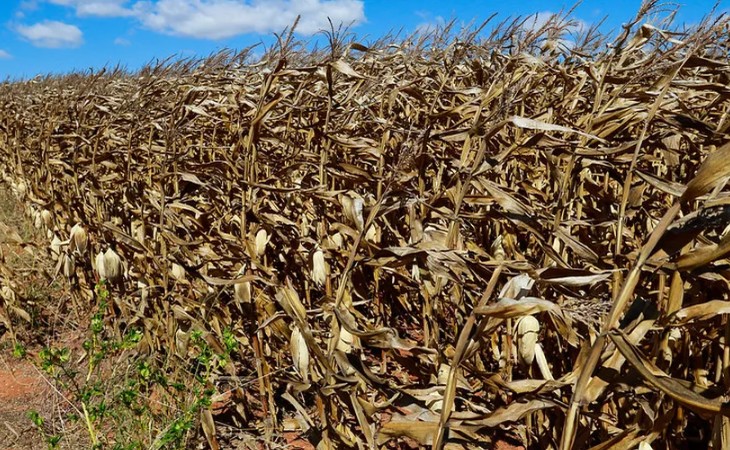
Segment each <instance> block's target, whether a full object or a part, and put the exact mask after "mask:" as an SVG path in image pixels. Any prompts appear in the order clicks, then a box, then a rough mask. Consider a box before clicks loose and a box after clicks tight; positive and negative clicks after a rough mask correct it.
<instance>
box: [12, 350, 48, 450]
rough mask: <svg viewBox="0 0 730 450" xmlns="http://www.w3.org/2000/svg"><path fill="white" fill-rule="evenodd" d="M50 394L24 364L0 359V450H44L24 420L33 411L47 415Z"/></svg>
mask: <svg viewBox="0 0 730 450" xmlns="http://www.w3.org/2000/svg"><path fill="white" fill-rule="evenodd" d="M52 396H53V395H52V391H51V388H50V386H49V385H48V383H46V381H45V380H44V379H43V377H42V376H41V374H40V373H39V372H38V370H37V369H36V368H35V367H34V366H33V365H32V364H30V363H29V362H27V361H19V360H16V359H14V358H13V357H12V356H11V357H9V358H8V356H6V355H3V358H2V360H0V449H3V450H11V449H12V450H20V449H23V450H25V449H40V448H44V447H45V446H46V444H45V442H44V441H43V438H42V436H41V435H40V433H39V432H38V431H37V430H36V428H35V426H34V425H33V423H32V422H31V421H30V419H29V418H28V416H27V413H28V411H31V410H35V411H38V412H39V413H41V414H42V415H46V414H48V413H50V411H49V410H50V409H51V408H52V405H51V403H52Z"/></svg>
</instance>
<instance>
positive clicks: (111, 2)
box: [48, 0, 133, 17]
mask: <svg viewBox="0 0 730 450" xmlns="http://www.w3.org/2000/svg"><path fill="white" fill-rule="evenodd" d="M48 1H49V2H50V3H53V4H54V5H60V6H68V7H72V8H75V9H76V15H78V16H81V17H84V16H96V17H125V16H131V15H132V14H133V12H132V10H131V9H129V8H127V7H126V5H127V3H129V0H48Z"/></svg>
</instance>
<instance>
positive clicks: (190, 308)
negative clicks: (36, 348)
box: [0, 2, 730, 450]
mask: <svg viewBox="0 0 730 450" xmlns="http://www.w3.org/2000/svg"><path fill="white" fill-rule="evenodd" d="M654 6H655V5H653V4H652V2H649V3H648V4H645V5H644V7H643V8H642V9H641V11H639V13H638V14H637V16H636V18H635V20H634V21H632V22H631V23H629V24H627V25H626V26H625V27H624V29H623V30H622V32H621V33H620V34H619V35H618V36H617V37H616V38H615V40H610V41H609V40H608V39H607V37H605V36H602V35H600V34H598V33H597V32H596V30H586V32H584V33H583V34H582V35H581V36H578V37H577V38H576V40H575V42H572V43H570V44H567V43H566V42H565V41H564V40H563V39H562V38H561V37H560V36H562V35H563V30H564V29H566V27H567V26H568V25H569V23H570V22H569V20H568V19H567V18H565V17H556V18H554V19H553V20H552V21H550V22H549V23H548V24H546V25H545V26H544V27H542V28H541V29H539V30H529V29H526V28H525V27H524V26H523V25H524V22H523V21H521V20H514V21H507V22H504V23H502V24H500V25H493V24H492V23H491V22H489V23H488V24H484V25H483V26H482V27H480V28H477V29H467V30H465V31H462V32H457V31H455V30H454V29H453V26H449V27H447V28H446V29H443V30H440V31H439V32H436V33H431V34H422V35H413V36H406V37H402V38H398V37H395V36H388V37H385V38H383V39H381V40H378V41H375V42H372V43H368V44H364V43H361V42H359V41H358V40H357V38H356V37H355V36H353V35H351V34H349V33H348V32H346V31H342V30H334V29H333V30H331V31H330V32H328V33H327V36H328V38H329V46H328V47H327V48H325V49H314V50H311V49H307V47H306V45H305V43H301V42H298V41H296V40H294V39H293V37H292V33H291V32H288V33H284V34H282V35H281V36H280V37H279V41H278V44H277V45H275V46H272V48H270V49H268V50H267V51H266V52H265V54H263V56H261V57H260V58H256V59H254V58H253V57H252V56H251V55H252V53H251V52H252V50H251V49H248V50H244V51H241V52H222V53H219V54H215V55H212V56H210V57H208V58H206V59H203V60H183V61H165V62H160V63H155V64H150V65H148V66H147V67H145V68H143V69H141V70H139V71H136V72H129V71H126V70H124V69H122V68H108V69H105V70H102V71H98V72H88V73H73V74H68V75H63V76H58V75H57V76H47V77H38V78H35V79H32V80H25V81H12V82H11V81H8V82H5V83H3V84H2V85H0V170H1V171H2V176H3V178H4V180H5V183H7V184H8V185H9V186H11V187H12V189H13V191H14V192H15V193H16V195H17V197H18V199H19V200H20V201H22V202H23V204H24V205H25V208H26V211H27V214H28V215H29V216H30V217H31V218H33V219H34V220H35V222H36V224H37V225H38V227H39V228H41V229H43V230H45V232H46V233H47V236H48V242H49V246H48V249H47V251H48V253H49V255H50V256H51V257H53V258H54V261H57V266H56V270H55V274H50V275H55V276H58V277H62V278H64V279H65V280H67V283H68V286H69V289H71V291H72V293H73V305H74V307H75V308H88V307H89V305H91V304H92V303H93V302H94V295H95V294H94V286H95V284H96V282H97V280H99V279H106V280H107V281H108V283H109V286H110V289H111V290H112V293H113V294H114V295H113V296H112V298H113V299H114V301H113V304H111V305H110V306H109V310H108V313H107V316H106V320H108V321H109V322H110V323H112V324H113V326H114V327H116V328H117V329H118V330H120V332H123V331H124V330H125V329H127V328H130V327H137V328H139V329H141V330H142V331H143V337H142V340H141V342H140V343H139V344H138V348H137V352H138V353H139V354H140V355H145V357H146V358H148V359H149V360H150V361H162V360H168V361H173V363H174V361H176V360H179V361H182V360H183V359H184V357H185V355H187V352H188V351H190V349H189V348H188V341H189V337H190V335H191V333H193V332H198V333H202V335H203V336H204V339H205V340H206V341H207V342H208V343H209V344H210V345H211V347H212V348H214V349H222V348H223V347H224V344H223V340H224V331H225V330H229V332H230V333H232V336H233V337H234V338H235V340H236V342H237V344H238V347H237V348H238V350H237V352H236V353H235V354H234V355H233V360H232V361H231V363H230V364H227V365H224V366H222V368H221V369H220V370H219V371H217V372H215V373H211V374H209V378H208V379H207V380H206V382H207V383H208V384H209V385H210V386H211V387H212V389H214V391H215V393H216V394H217V395H218V396H219V397H220V398H224V397H223V394H226V396H225V398H226V399H227V400H226V401H227V402H228V405H227V411H228V412H227V413H226V414H225V415H218V414H217V413H216V411H214V410H212V409H208V410H206V411H203V412H202V413H201V416H200V418H199V421H200V423H201V427H200V428H201V433H203V434H204V436H205V439H206V441H207V445H209V446H210V447H211V448H220V446H221V445H224V443H222V442H223V441H222V440H221V439H222V438H221V430H222V429H234V430H239V431H237V432H238V433H248V434H250V435H252V436H254V437H257V436H258V437H262V438H261V440H259V441H258V442H259V444H258V445H262V444H261V443H264V442H269V443H275V442H279V445H280V444H281V441H280V440H279V441H277V439H279V438H278V436H280V434H281V433H282V432H283V431H285V430H286V431H295V432H297V433H298V434H299V435H300V438H301V439H303V440H305V441H307V442H309V443H311V445H312V446H314V447H316V448H401V447H405V446H411V447H431V448H437V449H438V448H470V449H471V448H489V447H490V446H491V445H494V444H495V443H496V442H497V441H498V440H507V441H509V442H513V443H515V444H520V445H524V446H526V447H528V448H554V449H562V450H567V449H570V448H593V449H604V448H619V449H620V448H625V449H633V448H637V447H638V446H640V445H641V446H642V448H654V449H660V448H681V447H683V446H688V445H707V446H712V448H717V449H719V448H729V447H730V412H729V410H728V407H727V404H726V402H727V400H728V397H727V391H728V388H729V387H730V347H728V345H727V341H728V339H730V321H729V320H728V316H727V314H728V313H730V298H729V295H728V285H729V284H728V283H730V272H729V271H728V267H730V266H729V264H730V261H728V259H727V258H726V257H727V255H728V253H730V226H729V225H730V220H729V218H730V195H729V193H728V190H727V189H726V188H725V185H726V183H727V181H728V179H729V178H730V165H728V160H729V159H730V117H729V113H730V101H729V99H730V88H728V83H729V82H730V62H729V60H728V51H730V26H729V25H730V24H729V23H728V21H727V20H725V19H724V18H710V19H706V20H705V21H704V22H703V23H701V24H699V25H698V26H696V27H695V28H692V29H691V30H689V31H681V30H679V31H678V30H676V29H671V28H670V27H668V26H667V27H663V26H659V25H656V24H655V25H651V24H649V23H648V22H646V21H645V19H646V18H647V17H648V16H650V15H651V13H652V11H653V9H652V8H653V7H654ZM488 29H493V30H494V31H493V32H492V33H491V34H489V33H487V32H486V31H485V30H488ZM39 251H40V250H39ZM44 251H45V250H44ZM21 284H22V280H21V279H17V278H13V276H12V273H10V271H9V270H7V269H6V268H3V270H2V298H3V300H2V305H3V308H2V310H1V311H2V313H3V320H4V321H5V322H6V323H19V322H22V318H23V316H24V302H23V298H22V295H21V293H20V285H21ZM221 351H222V350H221ZM263 437H265V439H266V440H264V438H263ZM698 443H699V444H698ZM266 445H268V444H266ZM271 445H273V444H271ZM647 446H649V447H647ZM251 448H256V447H251Z"/></svg>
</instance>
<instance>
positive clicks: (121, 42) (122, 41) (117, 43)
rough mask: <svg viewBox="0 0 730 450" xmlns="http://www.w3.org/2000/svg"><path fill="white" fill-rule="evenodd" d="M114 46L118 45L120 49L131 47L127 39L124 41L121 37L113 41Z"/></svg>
mask: <svg viewBox="0 0 730 450" xmlns="http://www.w3.org/2000/svg"><path fill="white" fill-rule="evenodd" d="M114 45H120V46H122V47H127V46H129V45H132V43H131V42H130V41H129V39H124V38H123V37H118V38H116V39H114Z"/></svg>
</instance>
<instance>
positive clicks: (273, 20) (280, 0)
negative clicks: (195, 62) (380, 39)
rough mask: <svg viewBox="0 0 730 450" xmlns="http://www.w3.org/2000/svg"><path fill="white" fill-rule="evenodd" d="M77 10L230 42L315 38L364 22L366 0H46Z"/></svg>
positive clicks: (166, 31)
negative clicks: (273, 35) (284, 34)
mask: <svg viewBox="0 0 730 450" xmlns="http://www.w3.org/2000/svg"><path fill="white" fill-rule="evenodd" d="M47 1H48V2H50V3H53V4H56V5H60V6H66V7H69V8H74V9H75V11H76V15H77V16H80V17H83V16H94V17H131V18H134V19H135V20H136V21H137V22H138V23H140V24H141V25H142V26H144V27H145V28H148V29H150V30H152V31H155V32H158V33H161V34H168V35H173V36H182V37H188V38H195V39H213V40H216V39H226V38H230V37H234V36H237V35H241V34H247V33H270V32H274V31H281V30H283V29H284V28H286V27H288V26H291V25H292V24H293V23H294V20H295V19H296V17H297V16H301V19H300V21H299V25H298V26H297V32H299V33H301V34H304V35H312V34H314V33H316V32H318V31H320V30H322V29H327V28H329V22H328V19H330V20H332V22H333V23H334V24H335V25H339V24H341V23H344V24H350V23H355V24H358V23H361V22H363V21H364V20H365V6H364V2H363V1H362V0H135V1H130V0H47Z"/></svg>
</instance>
